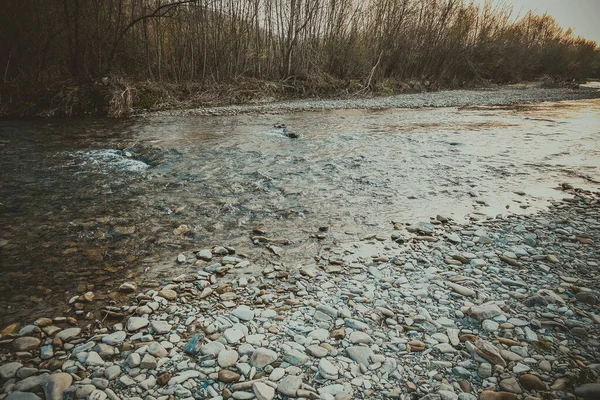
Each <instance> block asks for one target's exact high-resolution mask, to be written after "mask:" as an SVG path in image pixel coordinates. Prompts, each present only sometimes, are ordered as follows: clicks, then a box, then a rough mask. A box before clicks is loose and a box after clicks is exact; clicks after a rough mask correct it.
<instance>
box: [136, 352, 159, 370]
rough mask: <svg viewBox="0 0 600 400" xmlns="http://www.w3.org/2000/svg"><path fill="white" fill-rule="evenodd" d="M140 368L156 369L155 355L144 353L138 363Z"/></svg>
mask: <svg viewBox="0 0 600 400" xmlns="http://www.w3.org/2000/svg"><path fill="white" fill-rule="evenodd" d="M140 368H141V369H156V357H154V356H153V355H151V354H144V358H142V361H141V363H140Z"/></svg>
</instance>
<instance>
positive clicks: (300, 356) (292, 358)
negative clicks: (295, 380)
mask: <svg viewBox="0 0 600 400" xmlns="http://www.w3.org/2000/svg"><path fill="white" fill-rule="evenodd" d="M283 361H285V362H287V363H290V364H292V365H303V364H305V363H306V362H307V361H308V356H307V355H306V354H304V353H302V352H301V351H299V350H296V349H291V350H289V351H287V352H286V353H285V354H284V355H283Z"/></svg>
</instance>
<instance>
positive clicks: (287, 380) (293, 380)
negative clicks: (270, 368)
mask: <svg viewBox="0 0 600 400" xmlns="http://www.w3.org/2000/svg"><path fill="white" fill-rule="evenodd" d="M301 385H302V377H301V376H286V377H284V378H283V379H281V380H280V381H279V383H278V384H277V391H278V392H279V393H281V394H282V395H284V396H287V397H296V393H297V392H298V389H300V386H301Z"/></svg>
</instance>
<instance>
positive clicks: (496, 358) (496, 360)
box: [475, 339, 518, 386]
mask: <svg viewBox="0 0 600 400" xmlns="http://www.w3.org/2000/svg"><path fill="white" fill-rule="evenodd" d="M475 351H476V352H477V354H479V355H480V356H481V357H483V358H485V359H486V360H488V361H489V362H490V363H492V364H494V365H501V366H503V367H506V361H504V359H503V358H502V356H501V355H500V352H499V351H498V348H497V347H496V346H494V345H493V344H492V343H490V342H488V341H486V340H483V339H477V341H476V342H475ZM517 386H518V385H517Z"/></svg>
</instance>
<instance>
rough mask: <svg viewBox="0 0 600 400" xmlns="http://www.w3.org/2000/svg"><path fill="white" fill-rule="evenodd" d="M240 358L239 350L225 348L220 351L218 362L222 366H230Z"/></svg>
mask: <svg viewBox="0 0 600 400" xmlns="http://www.w3.org/2000/svg"><path fill="white" fill-rule="evenodd" d="M238 358H239V355H238V352H237V351H235V350H223V351H221V352H220V353H219V356H218V358H217V362H218V363H219V366H220V367H221V368H228V367H231V366H232V365H234V364H235V363H236V362H237V360H238Z"/></svg>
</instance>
